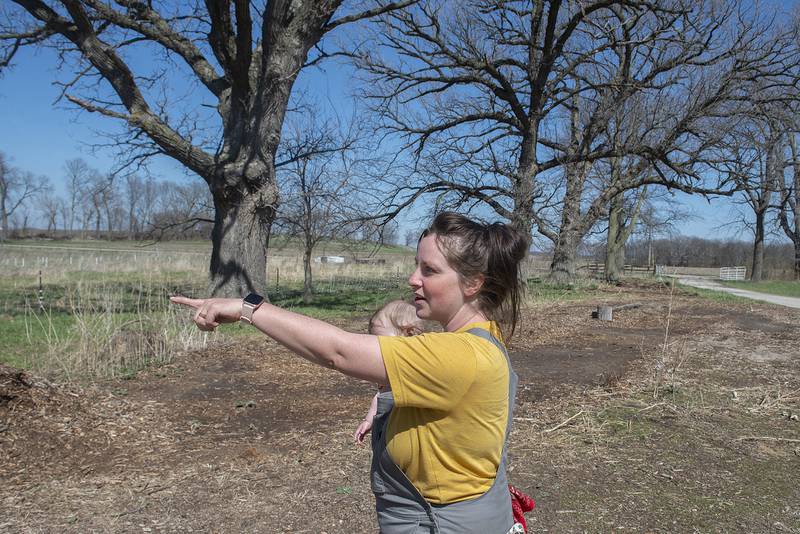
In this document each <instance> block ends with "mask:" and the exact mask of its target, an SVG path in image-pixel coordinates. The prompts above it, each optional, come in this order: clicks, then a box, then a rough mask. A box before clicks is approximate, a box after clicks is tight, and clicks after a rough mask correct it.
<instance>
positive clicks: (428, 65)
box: [0, 0, 800, 295]
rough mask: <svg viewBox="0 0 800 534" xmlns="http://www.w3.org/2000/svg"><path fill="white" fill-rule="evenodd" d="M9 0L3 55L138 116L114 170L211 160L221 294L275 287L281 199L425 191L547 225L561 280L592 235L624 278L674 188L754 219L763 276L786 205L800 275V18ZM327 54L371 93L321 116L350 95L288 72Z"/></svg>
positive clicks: (755, 8) (695, 6)
mask: <svg viewBox="0 0 800 534" xmlns="http://www.w3.org/2000/svg"><path fill="white" fill-rule="evenodd" d="M6 15H7V16H6V19H7V20H6V22H5V23H4V28H3V31H2V32H1V33H0V42H2V43H3V49H2V52H3V53H2V56H0V68H1V69H4V70H6V69H8V68H9V67H10V66H11V65H12V64H13V60H14V56H15V54H16V52H17V51H18V50H19V49H20V48H21V47H25V46H48V47H54V48H56V49H57V50H58V51H59V53H60V57H62V58H63V61H62V63H61V68H62V73H63V77H62V78H60V79H59V80H58V83H60V84H61V86H62V88H63V99H65V100H66V101H68V102H69V103H71V104H72V105H74V106H75V107H76V108H77V109H81V110H84V111H88V112H92V113H99V114H101V115H104V116H106V117H108V119H109V120H112V121H117V122H118V123H120V124H122V125H124V126H125V128H126V131H125V133H124V134H121V135H118V136H117V137H115V138H114V139H112V144H114V145H116V146H117V147H118V148H119V153H120V162H121V167H122V168H130V167H132V166H133V167H135V166H136V165H140V164H142V163H143V162H145V161H146V160H147V159H148V158H149V157H152V156H153V155H155V154H165V155H167V156H169V157H172V158H173V159H175V160H177V161H178V162H180V163H181V164H182V165H184V166H185V167H186V168H187V169H188V170H189V171H190V172H192V173H194V174H196V175H197V176H198V177H199V178H201V179H202V181H203V182H204V186H205V187H206V188H207V189H208V191H209V194H210V196H211V200H212V207H213V210H212V214H213V222H212V223H211V225H212V231H211V239H212V244H213V253H212V256H211V263H210V265H209V272H210V289H211V291H212V293H214V294H237V295H240V294H243V293H247V292H248V291H252V290H255V289H258V288H263V287H266V269H265V266H266V256H267V251H268V246H269V237H270V233H271V232H272V231H273V228H274V227H275V225H276V224H277V225H279V226H280V225H281V224H289V223H281V221H280V220H279V217H280V214H281V213H282V211H281V210H282V207H283V206H292V208H291V209H290V210H285V211H291V210H295V213H296V214H297V215H298V217H294V219H295V220H303V221H304V222H303V223H302V224H301V226H303V225H305V227H306V228H309V227H311V226H313V225H318V224H319V221H320V220H321V218H320V217H317V215H316V213H319V212H320V211H322V212H324V211H325V210H326V209H327V208H326V207H325V206H326V202H331V201H332V200H334V199H336V200H342V199H345V200H349V202H345V205H344V206H339V207H337V209H336V210H335V211H336V212H337V213H340V214H342V215H341V216H338V215H337V216H336V217H333V219H334V220H336V221H338V222H336V223H334V225H333V226H334V227H342V226H347V225H351V224H353V221H359V220H360V221H361V222H362V223H363V224H370V225H376V226H377V227H381V226H382V225H385V224H387V223H388V222H389V221H391V220H393V219H394V218H395V217H397V216H398V214H400V213H402V212H403V211H404V210H406V209H408V208H409V207H411V206H413V205H415V204H418V203H423V205H424V206H426V207H427V208H428V209H430V210H434V211H435V210H439V209H445V208H447V209H459V210H464V211H474V212H475V213H478V214H482V215H484V216H487V217H488V216H499V217H501V218H503V219H506V220H508V221H510V222H511V223H512V224H513V225H515V226H516V227H517V228H519V229H520V230H522V231H523V232H524V233H525V234H526V235H529V236H530V238H531V240H532V241H535V240H545V241H547V242H548V243H549V244H550V245H549V246H550V247H551V248H552V251H553V257H552V263H551V268H550V270H551V277H552V278H553V279H555V280H557V281H568V280H570V279H572V278H573V277H574V276H575V275H576V261H577V256H578V250H579V247H580V246H581V244H582V243H584V242H586V240H587V239H588V238H590V237H591V236H592V235H594V234H596V233H597V232H605V234H606V239H605V242H606V259H607V261H606V262H605V264H606V277H607V278H608V279H609V280H615V279H617V278H618V276H619V274H620V273H619V269H620V266H621V265H622V264H624V253H625V243H626V242H627V240H628V239H629V238H630V236H631V234H632V232H633V231H634V230H635V228H636V226H637V224H636V223H637V221H640V219H641V218H642V217H643V216H644V215H643V210H644V209H646V207H647V205H648V202H652V201H653V199H657V198H658V197H659V196H660V195H663V194H664V192H665V191H667V192H669V191H676V190H677V191H683V192H685V193H688V194H694V195H706V196H729V197H734V198H737V199H739V201H740V202H741V203H742V206H743V209H745V210H747V216H746V217H745V219H746V221H747V222H748V224H750V225H751V226H752V233H753V236H754V239H753V254H752V257H753V264H752V269H751V272H752V276H753V279H759V278H760V277H761V276H762V271H763V262H760V258H763V251H764V246H765V240H766V235H767V228H768V227H769V225H770V224H773V223H772V221H776V222H775V223H774V224H777V227H779V228H780V229H781V231H782V232H783V233H784V235H785V236H786V237H788V238H789V239H790V240H791V241H792V243H793V246H794V250H795V263H794V272H795V276H798V277H800V217H799V216H800V187H798V186H799V185H800V182H799V181H800V155H798V154H797V149H796V146H797V144H796V141H795V137H796V134H797V132H798V130H800V128H798V126H797V124H796V120H795V117H796V116H797V113H796V111H797V110H796V108H797V105H798V102H800V99H799V98H798V85H800V44H799V43H798V21H797V19H796V17H795V16H794V14H786V15H785V16H783V15H781V16H778V15H777V14H776V13H775V12H774V11H772V10H770V11H767V10H764V9H763V8H762V7H761V5H760V4H758V3H752V2H746V1H737V0H731V1H727V2H717V1H715V0H658V1H651V0H586V1H583V2H562V1H560V0H538V1H523V0H516V1H507V0H460V1H455V0H405V1H394V2H391V1H382V0H372V1H353V2H344V1H331V0H326V1H320V2H299V1H292V0H277V1H276V0H270V1H265V2H232V1H217V2H205V3H204V4H202V5H200V4H198V5H195V3H191V2H180V3H166V4H164V5H161V4H158V3H153V2H147V3H145V2H130V1H122V0H116V1H112V2H101V1H98V0H69V1H67V0H62V1H60V2H57V1H54V0H53V1H45V0H39V1H35V2H34V1H28V0H15V1H14V2H12V4H11V5H10V6H9V7H8V8H7V9H6ZM342 28H346V30H342ZM136 54H139V56H138V57H148V58H152V61H147V62H142V61H131V58H135V57H137V56H136ZM333 61H346V62H347V65H349V67H348V68H352V69H353V70H352V72H354V73H355V74H354V76H355V77H356V78H358V79H359V80H360V81H361V84H360V85H359V86H358V96H359V99H358V109H359V112H358V117H357V118H353V119H352V120H348V121H341V122H340V123H339V124H336V125H334V126H332V127H328V126H326V122H325V120H323V119H320V117H331V116H336V113H335V112H336V111H337V110H335V109H332V108H336V107H337V106H336V104H334V103H332V102H329V103H328V104H326V105H325V106H324V109H322V110H321V111H320V108H318V107H315V106H317V104H313V105H309V104H308V100H307V97H308V91H303V90H295V89H296V87H295V85H296V82H297V80H298V79H299V77H300V75H301V73H307V72H309V69H317V68H319V67H320V66H321V65H324V64H326V63H328V64H330V62H333ZM176 75H180V76H182V77H183V79H184V80H186V83H187V85H188V84H193V85H192V87H194V90H193V92H192V94H193V95H195V94H196V96H197V98H196V99H194V100H193V99H191V98H188V99H187V98H185V94H182V93H181V92H179V91H177V92H176V91H175V90H174V87H175V84H174V83H170V82H171V81H172V77H174V76H176ZM312 118H313V120H312ZM354 125H358V127H356V126H354ZM380 140H384V141H386V142H385V143H384V144H383V145H381V144H380V143H379V142H378V141H380ZM294 141H296V142H294ZM290 182H291V185H289V183H290ZM201 183H202V182H201ZM315 188H316V189H315ZM667 194H668V193H667ZM312 199H313V201H312ZM354 207H358V208H360V211H359V212H358V213H352V212H350V211H349V210H350V208H354ZM315 221H316V222H315ZM318 227H319V226H318ZM311 241H313V239H312V240H311Z"/></svg>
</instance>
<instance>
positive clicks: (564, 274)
mask: <svg viewBox="0 0 800 534" xmlns="http://www.w3.org/2000/svg"><path fill="white" fill-rule="evenodd" d="M582 237H583V236H581V235H580V234H579V233H578V232H575V231H574V230H567V231H561V232H560V233H559V234H558V241H557V242H556V246H555V249H554V250H553V261H552V263H551V264H550V280H552V281H553V282H555V283H557V284H566V283H570V282H572V281H574V280H575V275H576V265H575V259H576V256H577V254H578V245H579V244H580V242H581V238H582Z"/></svg>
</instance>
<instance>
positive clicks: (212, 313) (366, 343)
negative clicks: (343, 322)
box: [170, 296, 389, 386]
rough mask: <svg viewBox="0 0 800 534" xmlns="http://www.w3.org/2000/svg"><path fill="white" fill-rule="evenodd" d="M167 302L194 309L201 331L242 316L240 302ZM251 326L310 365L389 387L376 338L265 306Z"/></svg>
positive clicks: (185, 299) (254, 318)
mask: <svg viewBox="0 0 800 534" xmlns="http://www.w3.org/2000/svg"><path fill="white" fill-rule="evenodd" d="M170 300H171V301H172V302H174V303H175V304H182V305H184V306H187V307H189V308H192V309H194V310H195V315H194V322H195V324H197V326H198V328H200V329H201V330H214V329H215V328H216V327H217V326H219V325H220V324H222V323H234V322H236V321H238V320H239V318H240V317H241V313H242V299H222V298H215V299H192V298H188V297H180V296H178V297H171V298H170ZM253 326H255V327H256V328H258V329H259V330H261V331H262V332H263V333H265V334H266V335H268V336H269V337H271V338H272V339H274V340H275V341H277V342H279V343H281V344H282V345H284V346H285V347H287V348H288V349H290V350H292V351H293V352H295V353H297V354H299V355H300V356H302V357H303V358H305V359H307V360H309V361H311V362H314V363H316V364H319V365H322V366H325V367H331V368H333V369H336V370H337V371H340V372H342V373H344V374H346V375H348V376H352V377H354V378H360V379H363V380H369V381H370V382H374V383H376V384H379V385H382V386H385V385H388V383H389V381H388V378H387V377H386V367H385V366H384V364H383V358H382V356H381V349H380V345H379V344H378V338H377V336H372V335H367V334H355V333H352V332H347V331H345V330H342V329H341V328H338V327H336V326H333V325H332V324H328V323H326V322H324V321H320V320H318V319H314V318H311V317H308V316H306V315H301V314H299V313H294V312H291V311H288V310H284V309H282V308H279V307H277V306H273V305H272V304H268V303H266V302H265V303H264V304H262V305H261V306H260V307H259V308H258V309H257V310H256V311H255V312H254V313H253Z"/></svg>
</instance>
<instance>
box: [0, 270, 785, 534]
mask: <svg viewBox="0 0 800 534" xmlns="http://www.w3.org/2000/svg"><path fill="white" fill-rule="evenodd" d="M598 304H609V305H612V306H620V305H623V304H638V306H634V307H628V308H625V309H619V310H618V311H616V312H615V314H614V321H613V322H600V321H598V320H596V319H592V317H591V312H592V311H593V310H594V309H595V307H596V306H597V305H598ZM365 324H366V318H364V320H358V321H348V322H343V323H342V324H341V326H343V327H345V328H349V329H352V330H357V331H361V330H363V329H364V327H365ZM512 360H513V363H514V367H515V369H516V371H517V373H518V374H519V375H520V391H519V394H518V399H517V404H516V408H515V423H514V425H515V426H514V431H513V433H512V438H511V445H510V451H509V458H510V465H511V473H510V478H511V481H512V483H514V485H516V486H518V487H519V488H521V489H522V490H523V491H525V492H527V493H528V494H530V495H531V496H532V497H533V498H534V499H535V500H536V508H535V510H534V511H533V512H531V513H529V514H528V516H527V518H528V525H529V531H530V532H611V531H628V532H631V531H632V532H800V483H798V481H799V480H800V421H798V420H797V419H798V415H800V311H798V310H790V309H786V308H780V307H777V306H771V305H766V304H758V303H753V304H730V303H724V304H723V303H718V302H714V301H708V300H703V299H701V298H699V297H694V296H690V295H688V294H681V293H680V292H676V293H675V294H671V291H670V289H669V288H666V287H664V286H659V285H653V284H627V285H624V286H620V287H613V288H607V289H605V290H603V291H602V292H600V293H599V294H598V295H597V296H596V297H593V298H592V299H590V300H587V301H582V302H569V303H553V304H542V305H538V306H535V307H533V308H531V309H529V310H526V311H525V315H524V318H523V320H522V322H521V326H520V328H519V329H518V332H517V335H516V336H515V338H514V343H513V345H512ZM371 395H372V388H371V386H370V385H369V384H366V383H362V382H358V381H355V380H352V379H348V378H346V377H344V376H341V375H338V374H336V373H333V372H331V371H329V370H326V369H323V368H319V367H316V366H313V365H311V364H309V363H307V362H305V361H303V360H301V359H299V358H297V357H295V356H293V355H291V354H290V353H288V352H287V351H286V350H285V349H283V348H281V347H279V346H278V345H276V344H275V343H273V342H271V341H269V340H266V339H263V338H259V337H255V336H253V337H250V338H247V339H241V338H237V339H236V341H233V342H229V343H227V344H217V345H214V346H210V347H208V348H207V349H205V350H203V351H198V352H193V353H186V354H179V355H176V357H175V359H174V361H173V363H172V364H170V365H167V366H164V367H160V368H157V369H150V370H147V371H145V372H142V373H140V374H139V375H138V376H136V377H135V378H133V379H130V380H121V381H114V382H107V383H101V384H95V385H92V386H88V387H77V386H65V385H54V384H51V383H48V382H46V381H44V380H42V379H39V378H37V377H32V376H30V375H27V374H25V373H21V372H18V371H17V370H14V369H11V368H8V367H0V531H3V532H293V533H299V532H314V533H320V532H326V533H334V532H356V533H358V532H375V531H376V526H375V525H376V524H375V520H374V514H373V500H372V496H371V494H370V492H369V486H368V482H367V473H368V469H369V458H370V452H369V450H368V448H367V447H365V446H356V445H354V444H353V440H352V433H353V430H354V429H355V427H356V426H357V424H358V422H359V421H360V420H361V418H362V417H363V415H364V413H365V411H366V408H367V406H368V403H369V400H370V397H371Z"/></svg>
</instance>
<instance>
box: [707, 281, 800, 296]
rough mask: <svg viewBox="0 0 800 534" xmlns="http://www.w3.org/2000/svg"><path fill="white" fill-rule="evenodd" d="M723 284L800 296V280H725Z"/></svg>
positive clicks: (763, 291)
mask: <svg viewBox="0 0 800 534" xmlns="http://www.w3.org/2000/svg"><path fill="white" fill-rule="evenodd" d="M722 284H723V285H725V286H727V287H733V288H736V289H746V290H747V291H758V292H759V293H768V294H770V295H780V296H782V297H797V298H800V282H789V281H777V280H775V281H765V282H744V281H742V282H737V281H724V282H722Z"/></svg>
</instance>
